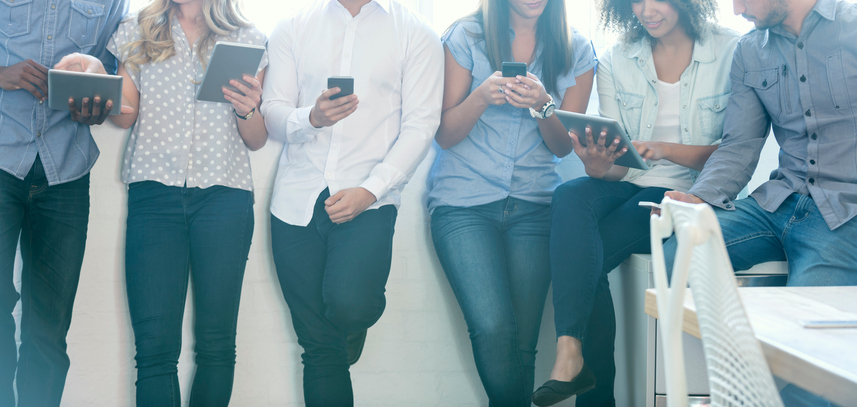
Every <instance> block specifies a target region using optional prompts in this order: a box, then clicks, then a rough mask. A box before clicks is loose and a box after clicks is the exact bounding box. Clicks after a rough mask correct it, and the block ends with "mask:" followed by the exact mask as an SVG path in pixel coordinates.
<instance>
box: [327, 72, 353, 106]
mask: <svg viewBox="0 0 857 407" xmlns="http://www.w3.org/2000/svg"><path fill="white" fill-rule="evenodd" d="M327 88H328V89H333V88H339V89H340V91H339V93H337V94H335V95H333V96H331V97H330V100H334V99H339V98H341V97H343V96H348V95H350V94H352V93H354V78H352V77H350V76H331V77H329V78H327Z"/></svg>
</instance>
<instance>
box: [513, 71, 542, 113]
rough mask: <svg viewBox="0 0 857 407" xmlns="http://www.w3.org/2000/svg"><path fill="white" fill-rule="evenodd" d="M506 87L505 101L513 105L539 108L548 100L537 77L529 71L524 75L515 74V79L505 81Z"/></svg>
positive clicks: (523, 107)
mask: <svg viewBox="0 0 857 407" xmlns="http://www.w3.org/2000/svg"><path fill="white" fill-rule="evenodd" d="M506 87H507V88H509V90H507V91H506V101H507V102H509V104H510V105H512V106H515V107H519V108H522V109H529V108H533V109H535V110H541V108H542V106H544V105H545V103H547V102H548V100H550V97H549V96H548V93H547V91H545V87H544V85H542V83H541V82H540V81H539V78H537V77H536V76H535V75H533V74H531V73H529V72H527V76H526V77H523V76H521V75H518V76H516V77H515V81H514V82H509V83H507V84H506Z"/></svg>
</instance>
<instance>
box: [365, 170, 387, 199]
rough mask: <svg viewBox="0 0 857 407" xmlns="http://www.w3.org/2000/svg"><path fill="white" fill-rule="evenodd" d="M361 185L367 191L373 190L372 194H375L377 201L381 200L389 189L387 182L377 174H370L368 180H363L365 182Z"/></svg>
mask: <svg viewBox="0 0 857 407" xmlns="http://www.w3.org/2000/svg"><path fill="white" fill-rule="evenodd" d="M360 187H362V188H365V189H366V190H367V191H369V192H371V193H372V195H375V201H376V202H377V201H380V200H381V197H383V196H384V195H386V194H387V191H388V190H389V188H388V187H387V183H386V182H384V180H382V179H381V178H380V177H378V176H375V175H370V176H369V178H366V181H363V183H362V184H360Z"/></svg>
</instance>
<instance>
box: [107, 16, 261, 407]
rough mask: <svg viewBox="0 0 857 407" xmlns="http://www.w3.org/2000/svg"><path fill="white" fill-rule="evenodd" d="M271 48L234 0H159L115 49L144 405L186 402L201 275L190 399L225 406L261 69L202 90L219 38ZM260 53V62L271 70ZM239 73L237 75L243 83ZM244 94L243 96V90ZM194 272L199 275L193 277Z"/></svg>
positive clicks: (128, 270) (249, 226)
mask: <svg viewBox="0 0 857 407" xmlns="http://www.w3.org/2000/svg"><path fill="white" fill-rule="evenodd" d="M217 41H229V42H238V43H245V44H253V45H258V46H264V45H265V42H266V38H265V35H264V34H262V33H261V32H260V31H259V30H258V29H256V28H255V27H253V25H252V24H251V23H250V22H249V21H247V19H245V18H244V16H243V15H242V13H241V11H240V10H239V8H238V6H237V2H236V1H235V0H172V1H171V0H153V1H151V2H150V3H149V5H147V6H146V7H144V8H143V9H141V10H140V11H139V12H138V13H136V14H131V15H129V16H128V17H127V18H126V19H125V20H124V21H122V23H120V24H119V28H118V29H117V30H116V32H115V33H114V34H113V38H112V39H111V40H110V42H109V43H108V45H107V49H108V50H109V51H110V52H111V53H113V54H114V55H115V56H116V58H117V59H118V60H119V62H121V64H120V65H119V74H120V75H122V76H123V77H124V83H123V92H122V94H123V97H122V99H123V100H122V104H123V105H128V106H130V107H132V108H133V112H131V113H125V114H122V115H119V116H110V119H111V120H113V121H114V122H115V123H116V124H117V125H119V126H121V127H124V128H129V127H132V126H133V127H134V129H133V130H132V131H131V134H130V137H129V139H128V146H127V148H126V150H125V158H124V160H123V163H122V181H124V182H125V183H126V184H128V220H127V229H126V232H125V278H126V285H127V290H128V308H129V310H130V313H131V323H132V326H133V328H134V342H135V345H136V350H137V354H136V356H135V360H136V361H137V383H136V384H137V396H136V399H137V400H136V401H137V406H141V407H142V406H158V407H162V406H176V407H177V406H180V405H181V395H180V392H179V382H178V375H177V373H178V371H177V364H178V358H179V353H180V352H181V345H182V317H183V315H184V308H185V302H186V297H187V291H188V280H189V278H192V279H193V301H194V306H195V309H196V317H195V318H194V321H193V323H194V332H195V335H196V343H195V345H194V350H195V351H196V364H197V369H196V374H195V375H194V380H193V387H192V390H191V393H190V405H191V406H226V405H228V404H229V399H230V397H231V395H232V382H233V376H234V374H235V336H236V325H237V321H238V303H239V300H240V298H241V285H242V281H243V278H244V267H245V265H246V262H247V254H248V252H249V249H250V240H251V237H252V235H253V226H254V222H253V192H252V191H253V178H252V177H251V174H250V160H249V154H248V150H257V149H259V148H261V147H262V146H263V145H265V142H266V140H267V137H268V133H267V130H266V129H265V122H264V120H263V119H262V117H261V115H259V114H254V113H255V112H256V111H257V110H258V109H259V104H260V102H261V95H262V82H263V78H264V69H262V71H261V72H259V73H258V75H257V76H256V77H253V76H252V75H244V77H243V78H235V80H232V81H231V82H230V83H231V85H232V86H234V87H235V88H234V89H233V90H229V89H226V88H224V89H223V96H224V98H225V99H226V101H228V102H227V103H215V102H205V101H200V100H197V99H196V97H195V90H196V84H198V83H199V82H200V80H201V79H202V76H203V73H204V72H205V66H206V63H207V62H208V59H209V57H210V56H211V52H212V50H213V47H214V44H215V43H216V42H217ZM266 65H267V58H264V59H263V61H262V64H261V67H260V68H265V66H266ZM238 79H240V80H238ZM236 89H237V90H238V91H235V90H236ZM191 270H192V272H191Z"/></svg>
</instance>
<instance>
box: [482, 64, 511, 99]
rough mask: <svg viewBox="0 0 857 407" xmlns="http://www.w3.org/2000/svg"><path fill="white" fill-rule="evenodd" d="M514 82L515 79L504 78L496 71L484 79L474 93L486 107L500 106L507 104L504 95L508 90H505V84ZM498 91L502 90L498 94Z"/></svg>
mask: <svg viewBox="0 0 857 407" xmlns="http://www.w3.org/2000/svg"><path fill="white" fill-rule="evenodd" d="M514 81H515V78H504V77H503V74H502V73H501V72H500V71H497V72H494V73H493V74H492V75H491V76H489V77H488V78H487V79H485V81H484V82H482V84H481V85H479V87H478V88H476V92H477V94H478V95H479V98H480V99H482V102H484V103H485V104H486V105H489V106H491V105H502V104H505V103H506V102H508V100H507V98H506V94H507V92H509V90H508V89H507V88H506V84H507V83H510V82H514ZM500 90H502V92H500Z"/></svg>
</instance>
